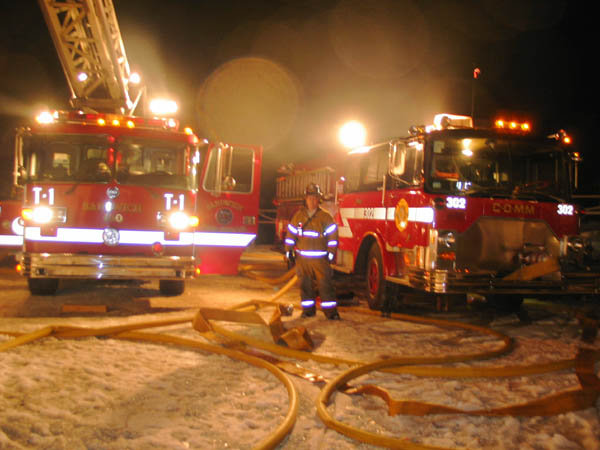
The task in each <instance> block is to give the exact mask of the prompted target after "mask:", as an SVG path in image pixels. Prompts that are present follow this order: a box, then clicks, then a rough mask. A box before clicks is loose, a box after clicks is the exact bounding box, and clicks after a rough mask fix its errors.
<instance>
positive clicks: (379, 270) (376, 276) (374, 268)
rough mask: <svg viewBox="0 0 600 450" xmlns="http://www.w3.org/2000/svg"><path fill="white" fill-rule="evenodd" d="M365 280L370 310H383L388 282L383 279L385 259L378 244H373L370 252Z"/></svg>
mask: <svg viewBox="0 0 600 450" xmlns="http://www.w3.org/2000/svg"><path fill="white" fill-rule="evenodd" d="M365 279H366V287H367V301H368V302H369V308H371V309H375V310H381V308H382V307H383V305H384V302H385V285H386V282H385V279H384V277H383V259H382V257H381V252H380V251H379V245H377V243H375V244H373V245H372V246H371V249H370V250H369V255H368V257H367V270H366V273H365Z"/></svg>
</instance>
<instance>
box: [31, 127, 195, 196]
mask: <svg viewBox="0 0 600 450" xmlns="http://www.w3.org/2000/svg"><path fill="white" fill-rule="evenodd" d="M112 141H113V139H112V138H111V139H109V137H108V136H99V135H80V134H48V135H34V136H29V137H26V138H25V139H24V146H23V165H24V169H25V173H26V175H27V179H28V180H29V181H51V182H70V183H73V182H75V183H86V182H87V183H98V182H109V181H111V180H113V179H115V178H116V179H117V181H118V182H119V183H122V184H132V185H133V184H135V185H145V186H157V187H167V188H181V189H187V188H189V187H190V185H191V183H192V180H191V178H190V177H191V175H189V176H188V172H192V171H190V170H188V163H187V162H188V160H189V158H188V154H189V148H188V146H187V144H186V143H183V142H172V141H166V140H159V139H147V140H145V139H140V138H133V137H127V138H121V139H119V140H118V141H117V142H116V143H115V142H112Z"/></svg>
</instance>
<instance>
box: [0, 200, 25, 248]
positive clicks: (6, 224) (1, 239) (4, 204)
mask: <svg viewBox="0 0 600 450" xmlns="http://www.w3.org/2000/svg"><path fill="white" fill-rule="evenodd" d="M22 246H23V221H22V219H21V201H20V200H16V199H12V198H9V199H5V200H0V259H5V258H7V257H14V256H16V255H17V254H18V253H19V252H20V251H21V247H22Z"/></svg>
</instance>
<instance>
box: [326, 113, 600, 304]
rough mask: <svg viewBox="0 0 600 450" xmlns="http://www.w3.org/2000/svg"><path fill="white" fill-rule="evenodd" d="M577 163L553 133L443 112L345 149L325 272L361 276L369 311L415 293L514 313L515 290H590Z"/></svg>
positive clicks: (518, 293) (519, 293) (594, 282)
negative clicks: (574, 190) (396, 134)
mask: <svg viewBox="0 0 600 450" xmlns="http://www.w3.org/2000/svg"><path fill="white" fill-rule="evenodd" d="M579 160H580V159H579V156H578V154H577V153H575V152H573V151H571V150H570V148H569V147H568V146H566V145H563V142H562V140H561V135H560V134H557V135H555V136H552V137H550V138H548V137H534V136H532V134H531V133H530V132H529V126H528V125H527V124H520V123H515V122H511V123H504V122H501V121H499V122H497V127H492V128H487V129H484V128H476V127H474V126H473V122H472V119H471V118H470V117H466V116H456V115H450V114H444V115H438V116H436V119H435V120H434V125H433V126H430V127H425V126H420V127H412V128H411V132H410V134H409V135H408V136H406V137H402V138H398V139H393V140H390V141H386V142H383V143H381V144H377V145H372V146H367V147H362V148H358V149H354V150H352V151H350V152H349V153H348V154H347V155H346V156H345V158H344V161H343V165H342V166H340V167H338V168H337V176H338V178H339V181H338V188H337V189H336V192H337V194H336V198H335V209H336V221H337V223H338V226H339V249H338V252H337V255H336V260H335V265H334V268H335V269H336V270H338V271H342V272H346V273H355V274H360V275H364V276H365V280H366V283H365V284H366V292H367V297H368V302H369V306H370V307H371V308H373V309H382V308H387V307H392V305H393V302H395V301H398V300H401V299H402V298H403V296H404V295H406V294H409V293H415V292H420V293H422V294H425V295H432V296H436V297H438V296H444V295H458V296H461V297H463V298H465V297H466V295H468V294H473V295H481V296H485V297H486V298H488V299H492V303H496V304H503V305H508V306H509V307H513V308H517V307H518V306H519V305H520V304H521V302H522V299H523V296H524V295H533V296H537V297H540V296H556V295H565V294H571V295H573V294H575V295H584V294H585V295H586V294H595V293H598V292H599V291H600V278H599V277H598V274H594V273H590V272H589V271H588V270H587V269H586V268H585V267H582V266H581V265H579V264H577V261H581V255H580V253H581V252H582V251H583V250H582V249H583V248H584V247H585V246H584V245H582V243H581V240H580V237H579V236H578V233H579V229H578V209H577V207H576V206H575V205H574V204H573V203H572V202H571V186H572V183H573V177H574V174H575V173H576V171H575V167H576V164H577V163H578V162H579Z"/></svg>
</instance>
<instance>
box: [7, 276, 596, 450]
mask: <svg viewBox="0 0 600 450" xmlns="http://www.w3.org/2000/svg"><path fill="white" fill-rule="evenodd" d="M291 272H292V271H289V272H288V274H290V273H291ZM288 274H286V276H287V277H289V275H288ZM280 278H281V277H280ZM285 279H287V278H285ZM296 280H297V279H296V277H295V276H291V278H289V281H288V282H287V283H286V285H285V286H284V287H283V288H281V289H280V290H279V291H278V292H277V293H276V294H275V295H273V296H271V297H270V298H269V299H267V300H250V301H247V302H243V303H240V304H238V305H236V306H234V307H233V308H230V309H233V310H239V311H241V310H247V309H257V308H260V307H272V306H279V303H278V302H277V301H276V300H277V299H278V298H279V297H281V296H282V295H283V294H284V293H285V292H286V291H288V290H289V289H290V288H291V287H292V286H293V285H294V283H295V282H296ZM340 309H341V310H342V311H346V312H351V311H352V312H356V313H361V314H371V315H373V314H379V313H377V312H375V311H370V310H365V309H362V308H354V307H351V308H347V307H340ZM390 318H391V319H394V320H406V321H411V322H415V323H423V324H430V325H437V326H440V327H453V328H462V329H468V330H471V331H478V332H481V333H483V334H487V335H490V336H494V337H496V338H497V339H499V340H500V341H501V342H502V345H501V346H500V348H498V349H496V350H492V351H483V352H476V353H471V354H457V355H446V356H443V357H421V358H395V359H389V360H385V361H375V362H373V361H366V362H365V361H350V360H344V359H341V358H334V357H328V356H325V355H318V354H315V353H310V352H305V351H299V350H294V349H290V348H285V347H282V346H279V345H275V344H272V343H268V342H266V341H263V340H260V339H256V338H251V337H248V336H243V335H240V334H237V333H233V332H231V331H229V330H227V329H226V328H224V327H221V326H217V325H215V324H212V323H211V328H212V331H210V332H207V333H202V335H203V336H205V337H206V338H209V339H214V340H217V341H219V342H220V343H223V338H225V339H226V341H225V342H226V343H227V345H235V346H236V347H235V349H231V348H224V347H222V346H220V345H211V344H206V343H202V342H199V341H195V340H191V339H184V338H180V337H176V336H170V335H166V334H157V333H146V332H141V331H138V330H141V329H145V328H154V327H162V326H166V325H173V324H177V323H184V322H193V320H195V319H196V317H193V316H191V315H190V316H188V317H185V318H180V319H170V320H164V321H155V322H147V323H140V324H130V325H122V326H113V327H106V328H77V327H62V326H48V327H45V328H42V329H40V330H37V331H35V332H33V333H29V334H23V335H20V334H19V333H4V334H10V335H17V337H16V338H15V339H13V340H11V341H7V342H4V343H2V344H0V351H4V350H8V349H10V348H13V347H16V346H17V345H22V344H25V343H27V342H31V341H33V340H36V339H40V338H42V337H45V336H50V335H52V336H55V337H59V338H74V337H85V336H109V337H114V338H118V339H132V340H136V341H148V342H159V343H169V344H175V345H181V346H189V347H192V348H198V349H201V350H204V351H209V352H214V353H219V354H223V355H227V356H229V357H231V358H233V359H238V360H241V361H245V362H248V363H249V364H253V365H255V366H257V367H263V368H265V369H267V370H269V371H271V373H273V374H274V375H275V376H276V377H277V378H278V379H279V380H280V381H281V382H282V383H283V384H284V385H285V386H286V389H287V390H288V397H289V407H288V413H287V415H286V417H285V419H284V421H283V422H282V423H281V424H280V425H279V427H277V429H276V430H275V432H273V433H272V434H271V435H270V436H268V437H266V438H265V439H263V440H262V441H261V442H260V443H259V444H258V445H257V447H256V448H274V447H275V446H277V445H278V444H279V443H280V442H281V441H282V440H283V439H284V438H285V437H286V436H287V434H289V432H291V430H292V428H293V425H294V423H295V420H296V414H297V409H298V400H297V392H296V390H295V388H294V386H293V383H292V382H291V381H290V379H289V378H288V377H287V375H285V374H284V373H283V370H285V371H288V372H289V373H293V374H295V375H301V376H302V374H303V372H305V371H303V370H302V368H301V367H300V366H298V365H297V364H293V363H292V364H290V363H289V362H287V361H280V360H278V359H277V358H275V357H273V356H269V355H266V354H260V353H258V352H257V351H256V349H261V350H265V351H268V352H269V353H271V354H276V355H281V356H285V357H289V358H296V359H300V360H309V359H311V360H314V361H317V362H323V363H330V364H336V365H341V364H344V365H350V366H351V368H350V369H349V370H347V371H346V372H344V373H342V374H341V375H339V376H338V377H336V378H335V379H333V380H331V381H329V382H327V383H326V385H325V387H324V388H323V389H322V391H321V393H320V394H319V397H318V399H317V405H316V406H317V412H318V414H319V416H320V417H321V419H322V420H323V422H324V423H325V425H327V426H328V427H330V428H332V429H334V430H336V431H338V432H340V433H342V434H345V435H346V436H349V437H351V438H353V439H356V440H359V441H362V442H366V443H370V444H374V445H380V446H386V447H392V448H408V449H413V448H414V449H416V448H419V449H421V448H434V447H427V446H423V445H419V444H416V443H413V442H411V441H408V440H407V439H406V438H394V437H388V436H382V435H377V434H373V433H369V432H367V431H364V430H360V429H357V428H354V427H350V426H348V425H345V424H343V423H341V422H339V421H337V420H335V419H333V418H332V417H331V416H330V415H329V413H328V411H327V403H328V401H329V398H330V397H331V395H332V394H333V393H334V392H335V391H336V390H340V391H342V392H347V393H348V394H359V393H362V394H372V395H378V396H380V397H381V398H383V399H384V400H385V401H387V402H388V408H389V410H390V414H399V413H401V414H417V415H423V414H428V413H442V412H443V413H460V414H473V413H474V414H480V415H495V414H517V413H518V414H524V413H525V412H527V411H528V410H529V411H532V412H534V413H535V414H536V415H543V414H557V413H560V412H565V411H570V410H576V409H581V408H582V407H585V406H584V405H589V404H590V402H595V401H596V399H597V398H598V394H599V393H600V382H599V381H598V378H597V377H596V375H595V373H594V368H593V362H594V361H597V360H598V359H600V355H599V354H598V353H599V352H580V354H578V356H577V358H575V359H569V360H561V361H556V362H553V363H548V364H538V365H532V366H522V367H460V368H449V367H440V366H439V364H445V363H450V362H458V361H472V360H481V359H489V358H492V357H497V356H500V355H502V354H505V353H508V352H509V351H510V350H511V349H512V346H513V342H512V339H511V338H510V337H508V336H506V335H504V334H502V333H499V332H497V331H494V330H492V329H490V328H485V327H479V326H476V325H471V324H465V323H458V322H451V321H446V320H440V319H427V318H422V317H414V316H408V315H403V314H391V316H390ZM390 318H386V320H389V319H390ZM209 321H210V319H209ZM433 364H437V366H432V365H433ZM590 364H591V368H590ZM278 366H279V367H278ZM291 366H293V367H291ZM573 367H575V370H576V374H577V376H578V378H579V380H580V383H581V385H582V388H581V389H575V390H569V391H565V392H562V393H558V394H555V395H554V396H551V397H547V398H542V399H539V400H534V401H533V402H530V403H529V404H522V405H515V406H508V407H505V408H498V409H497V410H483V411H474V412H473V411H461V410H455V409H452V410H449V409H448V408H447V407H443V406H440V405H430V404H427V403H422V402H399V401H396V400H394V399H391V396H389V394H387V392H386V391H385V390H383V389H380V388H377V387H373V386H371V385H365V386H358V387H353V386H349V385H348V381H350V380H352V379H354V378H356V377H357V376H359V375H362V374H365V373H368V372H370V371H374V370H377V371H384V372H394V373H408V374H413V375H417V376H438V377H498V376H521V375H529V374H534V373H548V372H551V371H556V370H564V369H567V368H573ZM313 375H314V374H313ZM313 381H315V382H324V381H325V380H324V378H323V377H319V376H314V378H313ZM592 404H593V403H592Z"/></svg>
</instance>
